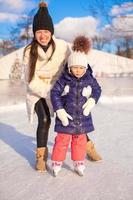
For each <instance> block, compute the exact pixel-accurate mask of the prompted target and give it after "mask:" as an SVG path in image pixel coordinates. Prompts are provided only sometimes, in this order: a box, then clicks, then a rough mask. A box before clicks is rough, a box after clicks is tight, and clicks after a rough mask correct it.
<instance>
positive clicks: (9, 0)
mask: <svg viewBox="0 0 133 200" xmlns="http://www.w3.org/2000/svg"><path fill="white" fill-rule="evenodd" d="M39 2H40V1H38V0H32V1H31V0H4V1H3V0H0V5H1V6H0V27H1V28H0V39H9V32H10V28H11V27H14V26H15V24H16V22H17V20H18V19H19V16H21V15H25V14H27V13H28V12H29V11H30V10H32V9H36V8H38V3H39ZM89 2H91V4H92V5H94V4H95V2H96V1H95V0H91V1H90V0H66V1H65V0H48V1H47V3H48V8H49V12H50V14H51V16H52V18H53V22H54V24H56V25H58V24H60V23H61V22H62V20H64V19H66V18H68V17H71V20H72V18H78V19H80V18H81V19H82V18H83V19H84V17H88V16H91V15H92V13H90V11H89V8H90V7H89ZM98 2H101V0H97V8H99V7H100V4H99V3H98ZM116 2H119V3H120V5H116ZM128 3H130V5H131V7H132V9H133V3H132V1H131V0H119V1H118V0H116V1H115V0H107V1H105V7H106V12H108V13H110V14H113V15H119V14H122V12H123V14H125V13H124V12H125V10H126V12H127V10H128V14H132V15H133V12H132V11H133V10H131V9H125V8H126V6H125V7H124V6H123V7H122V5H128ZM131 7H130V8H131ZM103 16H104V13H102V14H100V15H99V17H98V18H93V19H92V20H93V22H94V23H95V24H96V21H97V24H98V23H99V24H100V26H105V25H106V24H107V22H106V21H105V18H104V17H103ZM90 20H91V18H90ZM69 21H70V20H69ZM63 23H64V21H63ZM65 23H66V22H65ZM95 26H98V25H95ZM60 27H61V26H60ZM59 30H61V29H59Z"/></svg>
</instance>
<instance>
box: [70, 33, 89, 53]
mask: <svg viewBox="0 0 133 200" xmlns="http://www.w3.org/2000/svg"><path fill="white" fill-rule="evenodd" d="M90 48H91V40H90V39H89V38H87V37H85V36H78V37H76V38H75V40H74V41H73V46H72V50H73V51H80V52H84V53H85V54H87V53H88V51H89V50H90Z"/></svg>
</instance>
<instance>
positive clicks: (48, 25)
mask: <svg viewBox="0 0 133 200" xmlns="http://www.w3.org/2000/svg"><path fill="white" fill-rule="evenodd" d="M40 29H42V30H48V31H50V32H51V34H52V35H53V34H54V25H53V22H52V18H51V16H50V15H49V12H48V9H47V4H46V3H45V2H41V3H40V4H39V9H38V11H37V13H36V14H35V16H34V19H33V33H34V35H35V32H36V31H38V30H40Z"/></svg>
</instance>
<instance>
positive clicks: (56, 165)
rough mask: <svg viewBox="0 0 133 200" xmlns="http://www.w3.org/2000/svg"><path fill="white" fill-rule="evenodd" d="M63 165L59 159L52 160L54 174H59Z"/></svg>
mask: <svg viewBox="0 0 133 200" xmlns="http://www.w3.org/2000/svg"><path fill="white" fill-rule="evenodd" d="M61 166H62V162H59V161H53V162H52V168H53V174H54V176H57V175H58V173H59V172H60V171H61Z"/></svg>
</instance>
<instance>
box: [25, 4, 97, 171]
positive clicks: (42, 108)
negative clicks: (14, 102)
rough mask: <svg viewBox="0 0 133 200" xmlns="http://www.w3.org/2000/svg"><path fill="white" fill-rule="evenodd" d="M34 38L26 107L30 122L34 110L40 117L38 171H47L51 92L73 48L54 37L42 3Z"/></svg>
mask: <svg viewBox="0 0 133 200" xmlns="http://www.w3.org/2000/svg"><path fill="white" fill-rule="evenodd" d="M33 35H34V37H33V40H32V42H31V43H30V44H29V45H28V46H27V47H26V48H25V51H24V67H25V79H26V84H27V95H26V104H27V111H28V116H29V120H30V122H32V121H33V114H34V111H35V112H36V114H37V116H38V127H37V133H36V137H37V149H36V169H37V170H39V171H45V170H46V161H47V156H48V148H47V141H48V131H49V127H50V123H51V115H52V114H53V112H52V107H51V103H50V96H49V93H50V90H51V87H52V85H53V84H54V83H55V81H56V80H57V79H58V77H59V75H60V73H61V72H62V71H63V66H64V63H65V60H66V58H67V57H68V55H69V47H68V44H67V43H66V42H65V41H63V40H59V39H56V38H55V37H54V25H53V22H52V18H51V16H50V15H49V12H48V9H47V4H46V3H44V2H41V3H40V4H39V9H38V11H37V13H36V15H35V16H34V19H33ZM94 150H95V149H94Z"/></svg>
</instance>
